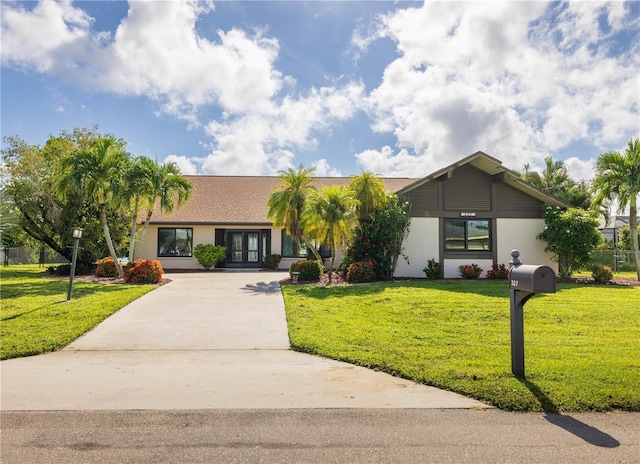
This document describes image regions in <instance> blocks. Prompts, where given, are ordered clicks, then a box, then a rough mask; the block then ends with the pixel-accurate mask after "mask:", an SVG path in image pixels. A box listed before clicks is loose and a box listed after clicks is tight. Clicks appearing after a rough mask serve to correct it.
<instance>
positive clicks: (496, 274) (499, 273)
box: [487, 264, 509, 280]
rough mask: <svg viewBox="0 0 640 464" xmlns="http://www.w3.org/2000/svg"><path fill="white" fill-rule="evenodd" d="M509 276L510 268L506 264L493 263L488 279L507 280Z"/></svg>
mask: <svg viewBox="0 0 640 464" xmlns="http://www.w3.org/2000/svg"><path fill="white" fill-rule="evenodd" d="M508 277H509V269H507V267H506V266H505V265H504V264H492V265H491V269H489V270H488V271H487V279H496V280H506V279H507V278H508Z"/></svg>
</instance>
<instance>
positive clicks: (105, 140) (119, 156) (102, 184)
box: [60, 136, 129, 278]
mask: <svg viewBox="0 0 640 464" xmlns="http://www.w3.org/2000/svg"><path fill="white" fill-rule="evenodd" d="M128 158H129V155H128V153H126V152H125V151H124V149H123V148H122V145H121V144H120V143H119V142H118V141H116V139H115V138H113V137H111V136H107V137H100V138H99V139H98V140H97V142H96V144H95V145H94V146H93V147H92V148H86V149H83V150H81V151H79V152H76V153H74V154H73V155H71V156H70V157H69V158H66V159H65V160H64V161H63V167H64V168H65V169H66V171H67V174H66V175H65V176H64V177H63V178H62V180H61V184H60V188H61V191H62V192H65V191H68V190H69V189H73V190H75V191H76V192H81V193H82V194H83V195H85V196H86V197H90V198H95V199H97V201H98V208H99V214H100V223H101V224H102V232H103V234H104V238H105V240H106V242H107V247H108V248H109V253H110V254H111V257H112V258H113V261H114V262H115V264H116V269H117V271H118V275H119V276H120V277H121V278H122V277H123V276H124V273H123V271H122V266H120V263H119V262H118V255H117V253H116V250H115V248H114V246H113V241H112V240H111V234H110V233H109V225H108V224H107V208H106V204H107V201H111V200H113V199H114V198H116V197H117V195H116V194H117V192H118V191H119V190H120V189H119V187H120V185H119V184H120V182H121V180H122V176H121V172H122V169H123V167H124V166H125V165H126V163H127V161H128Z"/></svg>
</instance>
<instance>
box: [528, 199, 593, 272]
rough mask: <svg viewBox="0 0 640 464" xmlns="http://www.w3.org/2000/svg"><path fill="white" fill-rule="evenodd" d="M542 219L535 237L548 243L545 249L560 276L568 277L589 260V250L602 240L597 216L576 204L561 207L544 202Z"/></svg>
mask: <svg viewBox="0 0 640 464" xmlns="http://www.w3.org/2000/svg"><path fill="white" fill-rule="evenodd" d="M544 223H545V227H544V230H543V231H542V232H541V233H539V234H538V236H537V238H538V240H542V241H544V242H546V243H547V245H546V246H545V248H544V251H547V252H549V253H551V254H552V255H553V260H554V261H555V262H557V263H558V273H559V274H560V277H565V278H569V277H571V276H572V275H573V273H574V272H576V271H578V270H580V269H582V268H584V267H585V266H586V265H587V264H589V260H590V259H591V252H592V251H593V250H594V249H595V248H596V246H597V245H598V243H600V241H601V240H602V235H601V234H600V232H599V231H598V229H597V227H598V220H597V219H596V218H595V217H594V216H593V215H592V213H590V212H589V211H584V210H581V209H578V208H569V209H568V210H567V211H562V210H561V209H560V208H559V207H557V206H550V205H546V206H545V209H544Z"/></svg>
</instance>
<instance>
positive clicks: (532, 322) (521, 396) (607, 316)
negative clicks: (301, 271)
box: [283, 280, 640, 411]
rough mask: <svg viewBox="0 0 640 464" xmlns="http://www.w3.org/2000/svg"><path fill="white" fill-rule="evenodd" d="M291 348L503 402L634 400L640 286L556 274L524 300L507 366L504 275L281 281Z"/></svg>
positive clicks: (532, 406)
mask: <svg viewBox="0 0 640 464" xmlns="http://www.w3.org/2000/svg"><path fill="white" fill-rule="evenodd" d="M283 294H284V297H285V307H286V311H287V319H288V323H289V334H290V338H291V344H292V346H293V347H294V349H296V350H299V351H303V352H307V353H313V354H318V355H322V356H326V357H329V358H334V359H339V360H343V361H347V362H350V363H354V364H359V365H362V366H366V367H371V368H374V369H379V370H381V371H385V372H388V373H391V374H393V375H397V376H401V377H405V378H408V379H412V380H415V381H417V382H420V383H424V384H428V385H433V386H436V387H440V388H444V389H448V390H452V391H455V392H459V393H462V394H464V395H467V396H471V397H473V398H476V399H479V400H482V401H486V402H487V403H490V404H492V405H494V406H497V407H499V408H503V409H507V410H513V411H543V410H544V411H607V410H615V409H619V410H629V411H640V388H638V386H639V385H640V343H639V341H640V303H639V302H640V287H638V286H636V287H622V286H611V285H608V286H605V285H574V284H559V285H558V292H557V293H556V294H546V295H537V296H535V297H533V298H532V299H531V300H530V301H529V302H528V303H527V304H526V305H525V307H524V311H525V322H524V324H525V327H524V328H525V369H526V380H524V381H523V380H519V379H517V378H516V377H514V376H513V374H512V373H511V354H510V332H509V330H510V329H509V290H508V288H507V284H506V282H504V281H486V280H481V281H433V282H428V281H419V282H400V283H382V284H371V285H356V286H340V287H338V286H336V287H324V286H284V287H283Z"/></svg>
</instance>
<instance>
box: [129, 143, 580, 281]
mask: <svg viewBox="0 0 640 464" xmlns="http://www.w3.org/2000/svg"><path fill="white" fill-rule="evenodd" d="M187 177H188V178H189V180H191V181H192V182H193V184H194V193H193V197H192V198H191V200H189V201H188V202H187V203H186V204H185V205H184V206H183V207H182V208H179V209H176V210H175V211H173V212H172V213H171V214H168V215H164V214H162V213H160V211H159V209H158V210H157V211H156V212H155V213H154V215H153V216H152V219H151V222H150V225H149V230H148V231H147V234H146V240H145V243H143V244H141V250H140V253H139V257H141V258H145V259H157V260H159V261H160V262H161V263H162V266H163V267H164V268H165V269H201V266H200V265H199V264H198V262H197V260H196V259H195V258H194V257H193V255H192V251H193V247H194V246H195V245H197V244H200V243H213V244H216V245H224V246H225V247H227V259H226V262H225V263H224V265H223V266H224V267H226V268H244V267H261V266H262V261H263V258H264V256H265V255H267V254H270V253H277V254H280V255H282V257H283V259H282V261H281V263H280V268H282V269H288V267H289V266H290V264H291V263H292V262H293V261H295V260H297V259H300V257H297V256H293V247H292V243H291V237H289V236H288V235H287V234H286V233H284V231H283V230H282V229H280V228H277V227H274V226H273V224H272V223H271V222H270V221H269V220H268V219H267V211H268V206H267V201H268V198H269V196H270V195H271V194H272V193H273V191H274V188H275V187H276V186H278V185H280V184H281V180H280V179H279V178H278V177H266V176H262V177H250V176H187ZM349 180H350V179H349V178H346V177H318V178H315V182H314V185H315V186H316V187H321V186H324V185H347V184H348V183H349ZM383 180H384V184H385V187H386V189H387V190H388V191H390V192H395V193H397V194H398V195H401V196H402V197H404V198H406V199H407V200H408V201H409V202H410V211H411V229H410V232H409V236H408V237H407V239H406V240H405V243H404V252H403V253H404V254H405V255H406V256H408V257H409V260H408V262H407V261H405V260H403V259H402V258H400V259H399V260H398V267H397V269H396V276H397V277H424V272H423V271H422V269H423V268H424V267H425V265H426V264H427V261H428V260H429V259H431V258H435V259H436V260H437V261H439V262H440V264H441V266H442V269H443V270H444V276H445V277H459V274H458V266H460V265H463V264H471V263H475V264H478V265H479V266H480V267H481V268H482V269H484V270H485V271H487V270H489V269H491V265H492V264H501V263H503V264H507V263H508V262H509V260H510V259H511V256H510V253H511V250H513V249H518V250H520V253H521V260H522V261H523V262H525V263H529V264H546V265H549V266H552V267H553V268H555V269H557V265H556V264H555V263H553V262H552V261H551V256H550V255H549V254H547V253H546V252H545V251H544V247H545V244H544V243H543V242H541V241H539V240H537V239H536V235H537V234H538V233H540V232H541V231H542V230H543V228H544V220H543V219H542V217H543V206H544V204H545V203H548V204H552V205H556V206H560V207H563V208H564V207H568V205H566V204H564V203H562V202H561V201H559V200H558V199H556V198H554V197H551V196H549V195H547V194H545V193H543V192H541V191H540V190H538V189H536V188H535V187H533V186H531V185H529V184H528V183H526V182H524V181H523V180H522V179H521V178H520V176H519V175H518V174H517V173H515V172H513V171H511V170H509V169H506V168H505V167H503V166H502V163H501V161H499V160H497V159H495V158H493V157H491V156H489V155H487V154H485V153H482V152H477V153H475V154H473V155H471V156H469V157H467V158H465V159H463V160H461V161H459V162H457V163H455V164H452V165H451V166H448V167H446V168H444V169H441V170H439V171H437V172H435V173H433V174H431V175H429V176H427V177H424V178H420V179H416V178H413V179H412V178H384V179H383ZM303 251H304V250H303ZM321 252H324V250H322V249H321Z"/></svg>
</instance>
